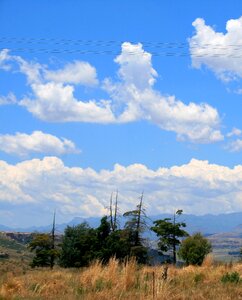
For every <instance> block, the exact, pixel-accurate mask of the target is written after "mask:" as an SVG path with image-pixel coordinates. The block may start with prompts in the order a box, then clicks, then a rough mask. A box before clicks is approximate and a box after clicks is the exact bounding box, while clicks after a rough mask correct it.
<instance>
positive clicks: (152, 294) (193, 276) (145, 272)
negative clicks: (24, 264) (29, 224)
mask: <svg viewBox="0 0 242 300" xmlns="http://www.w3.org/2000/svg"><path fill="white" fill-rule="evenodd" d="M16 267H17V266H16ZM17 269H18V271H14V269H13V271H10V270H8V271H7V272H5V273H4V274H3V273H1V277H0V283H1V287H0V299H15V300H20V299H29V300H31V299H39V300H40V299H58V300H59V299H60V300H62V299H65V300H68V299H87V300H89V299H91V300H94V299H104V300H105V299H107V300H108V299H130V300H131V299H164V300H165V299H187V300H190V299H204V300H205V299H206V300H207V299H219V300H221V299H222V300H226V299H231V300H232V299H233V300H235V299H236V300H237V299H242V282H241V281H240V282H237V283H232V282H227V283H223V282H221V278H222V276H223V275H225V274H226V273H232V272H238V274H240V276H242V264H239V263H237V264H234V265H231V264H227V265H226V264H224V265H213V263H212V261H211V259H209V258H208V259H207V260H206V261H205V263H204V264H203V266H202V267H193V266H189V267H184V268H181V269H177V268H175V267H173V266H169V268H168V278H167V280H163V279H162V271H163V267H162V266H157V267H139V266H137V264H136V263H135V261H133V260H131V261H129V262H128V263H126V264H121V265H120V264H119V263H118V262H117V261H116V260H115V259H112V260H111V261H110V262H109V264H108V265H106V266H102V265H101V263H100V262H96V263H93V264H92V265H91V266H90V267H88V268H84V269H77V270H75V269H60V268H54V269H53V270H49V269H35V270H31V269H28V268H26V269H24V270H23V269H22V271H21V268H19V267H17Z"/></svg>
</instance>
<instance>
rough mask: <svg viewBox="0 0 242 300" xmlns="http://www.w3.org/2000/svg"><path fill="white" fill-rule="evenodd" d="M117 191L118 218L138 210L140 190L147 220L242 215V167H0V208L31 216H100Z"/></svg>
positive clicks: (42, 163)
mask: <svg viewBox="0 0 242 300" xmlns="http://www.w3.org/2000/svg"><path fill="white" fill-rule="evenodd" d="M117 188H118V189H119V192H120V193H119V194H120V197H119V208H120V212H121V213H122V212H124V211H126V210H130V209H132V208H133V207H135V205H136V204H137V201H138V197H139V195H140V193H141V191H143V190H144V203H145V206H146V208H147V213H148V214H150V215H154V214H158V213H164V212H172V211H174V210H175V209H178V208H181V209H183V210H184V211H185V212H186V213H194V214H204V213H215V214H218V213H225V212H235V211H241V210H242V201H241V199H242V166H241V165H239V166H235V167H234V168H228V167H224V166H220V165H214V164H209V163H208V162H207V161H199V160H196V159H193V160H191V161H190V162H189V163H188V164H185V165H182V166H173V167H171V168H159V169H157V170H151V169H148V168H147V167H146V166H144V165H141V164H133V165H130V166H127V167H124V166H121V165H118V164H117V165H115V166H114V168H113V170H101V171H100V172H96V171H95V170H93V169H91V168H87V169H82V168H80V167H72V168H70V167H67V166H65V165H64V164H63V162H62V161H61V160H60V159H58V158H56V157H45V158H44V159H42V160H39V159H33V160H29V161H23V162H21V163H18V164H16V165H10V164H8V163H6V162H4V161H0V202H1V205H2V206H4V205H5V206H7V205H8V204H9V205H10V204H11V205H14V206H15V207H16V206H17V207H19V208H21V207H22V206H24V205H26V204H28V209H29V211H31V212H32V213H34V212H35V211H36V210H38V212H39V213H40V214H41V213H47V211H48V212H50V211H53V209H54V208H57V210H58V212H59V213H60V214H62V215H67V216H68V218H71V217H72V216H82V217H85V216H100V215H103V214H105V213H107V210H106V207H107V206H108V201H109V198H110V194H111V192H113V191H115V190H116V189H117Z"/></svg>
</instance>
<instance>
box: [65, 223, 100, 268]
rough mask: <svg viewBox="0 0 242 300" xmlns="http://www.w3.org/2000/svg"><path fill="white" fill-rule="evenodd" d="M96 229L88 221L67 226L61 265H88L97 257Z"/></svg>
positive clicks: (68, 266) (66, 266)
mask: <svg viewBox="0 0 242 300" xmlns="http://www.w3.org/2000/svg"><path fill="white" fill-rule="evenodd" d="M96 247H97V236H96V230H95V229H93V228H90V227H89V226H88V224H87V223H85V222H84V223H82V224H79V225H77V226H73V227H71V226H67V227H66V229H65V232H64V236H63V240H62V245H61V255H60V265H61V266H62V267H65V268H70V267H82V266H87V265H88V264H89V263H90V261H91V260H93V259H94V258H95V253H96V252H95V250H96Z"/></svg>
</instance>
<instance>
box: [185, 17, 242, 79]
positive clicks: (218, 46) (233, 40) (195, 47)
mask: <svg viewBox="0 0 242 300" xmlns="http://www.w3.org/2000/svg"><path fill="white" fill-rule="evenodd" d="M192 24H193V26H194V27H195V30H196V32H195V34H194V35H193V36H192V38H190V39H189V44H190V53H191V57H192V65H193V67H195V68H200V67H201V65H205V66H207V67H208V68H209V69H211V70H212V71H213V72H215V73H216V75H217V76H218V77H220V78H221V79H223V80H233V79H236V78H241V77H242V56H241V53H240V50H241V45H242V17H240V18H239V19H231V20H228V21H227V24H226V31H227V32H226V33H222V32H217V31H215V29H214V28H212V27H211V26H208V25H206V24H205V21H204V20H203V19H201V18H198V19H196V20H195V21H194V22H193V23H192Z"/></svg>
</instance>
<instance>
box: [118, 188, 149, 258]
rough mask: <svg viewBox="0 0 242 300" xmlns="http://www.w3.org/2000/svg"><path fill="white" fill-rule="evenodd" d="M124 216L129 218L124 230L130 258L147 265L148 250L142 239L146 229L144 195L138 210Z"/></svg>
mask: <svg viewBox="0 0 242 300" xmlns="http://www.w3.org/2000/svg"><path fill="white" fill-rule="evenodd" d="M123 216H124V217H127V218H128V221H127V222H126V223H125V229H124V230H125V231H126V234H127V239H128V242H129V243H130V256H135V257H136V259H137V261H138V262H139V263H146V261H147V258H148V257H147V248H146V247H144V245H143V239H142V237H141V234H142V233H143V231H144V229H145V227H146V222H145V217H146V214H145V210H144V208H143V193H142V194H141V197H140V202H139V204H138V205H137V208H136V209H135V210H131V211H128V212H126V213H124V215H123Z"/></svg>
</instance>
